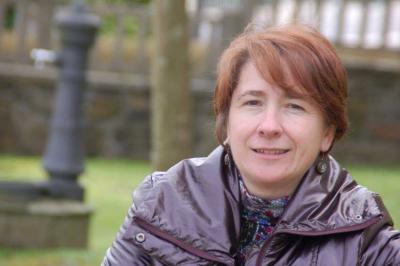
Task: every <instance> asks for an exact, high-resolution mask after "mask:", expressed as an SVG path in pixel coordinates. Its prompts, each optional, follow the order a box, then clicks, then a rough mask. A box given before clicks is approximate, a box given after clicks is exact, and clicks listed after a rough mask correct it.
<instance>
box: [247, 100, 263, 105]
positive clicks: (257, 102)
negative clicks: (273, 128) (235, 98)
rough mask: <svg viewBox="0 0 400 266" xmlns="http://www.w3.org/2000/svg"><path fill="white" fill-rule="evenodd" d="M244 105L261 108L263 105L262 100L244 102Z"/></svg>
mask: <svg viewBox="0 0 400 266" xmlns="http://www.w3.org/2000/svg"><path fill="white" fill-rule="evenodd" d="M244 105H248V106H260V105H261V101H260V100H248V101H246V102H244Z"/></svg>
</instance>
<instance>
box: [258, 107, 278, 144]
mask: <svg viewBox="0 0 400 266" xmlns="http://www.w3.org/2000/svg"><path fill="white" fill-rule="evenodd" d="M282 131H283V128H282V121H281V118H280V115H279V112H278V110H275V109H274V108H267V109H266V110H265V112H264V113H263V115H262V116H260V121H259V124H258V127H257V133H258V135H259V136H262V137H268V138H274V137H275V138H276V137H279V136H280V135H281V134H282Z"/></svg>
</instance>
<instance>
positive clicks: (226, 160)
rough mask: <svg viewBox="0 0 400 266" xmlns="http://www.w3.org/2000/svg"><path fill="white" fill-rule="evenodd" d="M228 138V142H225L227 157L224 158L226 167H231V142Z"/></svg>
mask: <svg viewBox="0 0 400 266" xmlns="http://www.w3.org/2000/svg"><path fill="white" fill-rule="evenodd" d="M228 140H229V139H228V138H226V140H225V141H224V143H223V144H224V145H223V146H224V149H225V151H226V154H225V157H224V163H225V165H230V158H229V153H230V152H231V150H230V147H229V142H228Z"/></svg>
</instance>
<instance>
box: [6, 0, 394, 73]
mask: <svg viewBox="0 0 400 266" xmlns="http://www.w3.org/2000/svg"><path fill="white" fill-rule="evenodd" d="M67 2H68V1H63V0H60V1H55V0H1V1H0V63H5V62H6V63H13V64H25V65H32V64H33V62H32V60H31V59H30V56H29V55H30V51H31V49H32V48H47V49H55V50H56V49H58V48H59V42H58V41H59V39H58V37H59V36H58V29H57V27H56V25H55V23H54V20H53V18H54V16H55V14H56V13H57V12H58V11H59V10H60V9H61V8H65V5H66V3H67ZM187 3H188V14H189V16H190V18H191V33H192V34H191V36H192V40H191V52H192V53H193V56H192V57H193V60H195V61H196V60H198V61H200V62H201V64H196V65H201V67H199V68H202V69H203V70H204V69H206V70H207V69H210V68H211V69H213V68H214V67H215V63H216V59H217V58H218V55H219V54H220V52H221V51H222V49H223V48H224V47H225V45H226V44H227V42H229V40H230V39H231V38H232V37H233V36H234V35H235V34H237V33H238V32H240V31H241V30H242V28H243V26H244V25H245V23H246V22H247V21H249V20H250V19H252V20H253V21H255V22H259V23H263V24H267V25H274V24H283V23H288V22H293V21H298V22H305V23H307V24H311V25H314V26H315V27H317V28H319V29H320V31H321V32H322V33H323V34H324V35H326V36H327V37H328V39H330V40H331V41H332V42H334V43H335V44H336V45H337V47H338V48H339V49H345V50H347V51H348V50H351V52H352V53H355V54H358V53H360V54H364V53H372V54H378V56H377V57H376V58H381V57H382V56H386V57H387V58H397V59H399V51H400V0H380V1H379V0H263V1H262V0H247V1H245V0H236V1H222V0H219V1H218V0H187ZM89 9H90V11H92V12H93V13H95V14H97V15H98V16H100V17H101V18H102V21H103V24H102V26H101V29H100V34H99V37H98V39H97V42H96V45H95V47H94V50H93V54H92V61H91V65H90V68H91V69H92V70H107V71H113V72H125V73H126V72H128V73H133V72H137V73H146V72H147V71H148V65H149V63H148V62H149V58H150V57H151V53H152V51H151V47H152V39H151V27H150V25H151V9H150V8H149V7H148V6H134V5H93V6H89ZM196 62H197V61H196ZM200 72H201V71H200ZM203 72H204V71H203Z"/></svg>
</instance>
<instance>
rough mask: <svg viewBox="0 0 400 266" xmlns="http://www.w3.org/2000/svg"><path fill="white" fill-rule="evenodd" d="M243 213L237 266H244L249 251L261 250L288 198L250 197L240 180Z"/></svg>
mask: <svg viewBox="0 0 400 266" xmlns="http://www.w3.org/2000/svg"><path fill="white" fill-rule="evenodd" d="M240 190H241V196H242V207H243V211H242V214H241V236H240V246H239V252H238V260H239V265H244V263H245V262H246V260H247V259H248V257H249V255H250V253H251V251H254V250H259V249H261V246H262V245H263V243H264V242H265V241H266V240H267V239H268V237H269V236H270V235H271V233H272V231H273V229H274V227H275V225H276V223H277V222H278V220H279V218H280V217H281V215H282V213H283V211H284V210H285V208H286V206H287V204H288V201H289V196H286V197H282V198H278V199H273V200H267V199H262V198H259V197H257V196H254V195H251V194H250V193H249V192H248V191H247V189H246V187H245V185H244V183H243V180H242V179H240Z"/></svg>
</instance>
